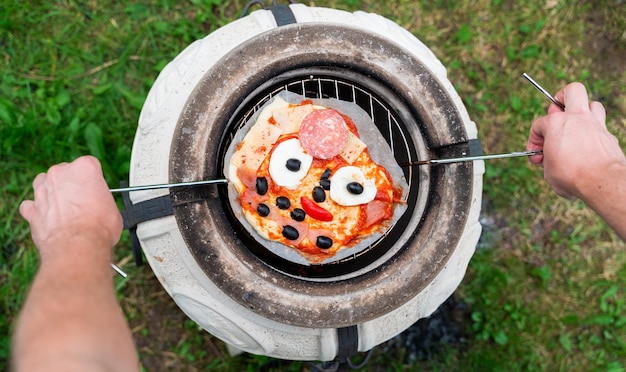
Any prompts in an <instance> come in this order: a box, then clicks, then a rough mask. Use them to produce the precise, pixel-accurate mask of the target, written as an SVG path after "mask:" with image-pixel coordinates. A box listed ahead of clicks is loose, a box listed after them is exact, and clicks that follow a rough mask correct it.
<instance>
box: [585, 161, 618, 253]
mask: <svg viewBox="0 0 626 372" xmlns="http://www.w3.org/2000/svg"><path fill="white" fill-rule="evenodd" d="M598 173H599V174H597V177H590V178H589V181H587V182H586V183H585V187H584V188H583V190H582V196H581V198H582V200H583V201H584V202H585V203H586V204H587V205H588V206H589V207H591V208H592V209H593V210H594V211H596V213H598V214H599V215H600V217H602V218H603V219H604V220H605V221H606V222H607V223H608V224H609V226H611V228H613V229H614V230H615V232H616V233H617V234H618V235H619V236H620V237H621V238H622V239H623V240H625V241H626V163H624V162H622V163H618V164H614V165H612V166H610V167H607V169H603V170H602V171H601V172H598Z"/></svg>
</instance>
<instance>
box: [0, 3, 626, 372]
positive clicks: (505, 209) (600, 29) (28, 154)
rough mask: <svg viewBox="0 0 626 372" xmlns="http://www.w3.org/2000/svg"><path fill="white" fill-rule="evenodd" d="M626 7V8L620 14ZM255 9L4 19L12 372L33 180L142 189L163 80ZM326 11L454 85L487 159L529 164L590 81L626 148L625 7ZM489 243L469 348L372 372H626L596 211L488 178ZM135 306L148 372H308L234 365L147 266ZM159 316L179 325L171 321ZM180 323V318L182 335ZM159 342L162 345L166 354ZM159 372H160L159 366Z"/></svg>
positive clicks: (21, 12) (610, 243) (5, 248)
mask: <svg viewBox="0 0 626 372" xmlns="http://www.w3.org/2000/svg"><path fill="white" fill-rule="evenodd" d="M620 4H621V5H620ZM244 5H245V2H244V1H241V0H233V1H220V0H207V1H200V0H194V1H187V2H180V1H174V0H160V1H155V2H113V1H99V2H79V1H73V0H67V1H62V2H55V3H49V2H43V3H42V4H33V3H29V2H26V3H24V2H17V1H10V0H9V1H5V2H3V3H2V4H1V5H0V195H1V198H2V201H1V202H0V215H1V216H2V219H1V220H0V243H1V244H2V255H1V256H0V299H1V300H0V301H1V302H0V303H1V305H0V306H1V307H2V311H1V312H0V369H4V367H6V361H7V359H8V356H9V353H10V336H9V335H10V330H11V324H12V323H13V322H14V321H15V317H16V315H17V313H18V311H19V308H20V306H21V304H22V301H23V299H24V296H25V293H26V290H27V287H28V284H29V283H30V281H31V279H32V277H33V275H34V272H35V270H36V266H37V255H36V251H35V250H34V248H33V246H32V242H31V241H30V239H29V231H28V226H27V225H26V223H25V222H24V221H23V220H22V219H21V218H20V217H19V213H18V212H17V209H18V206H19V203H20V202H21V200H23V199H24V198H25V197H31V194H32V191H31V189H30V183H31V181H32V179H33V178H34V176H35V175H36V174H37V173H39V172H42V171H45V170H46V169H47V168H48V167H49V166H50V165H52V164H54V163H58V162H62V161H71V160H73V159H74V158H76V157H78V156H80V155H82V154H92V155H94V156H96V157H98V158H99V159H100V160H101V162H102V163H103V165H104V170H105V176H106V179H107V181H108V183H109V185H111V186H115V185H117V184H118V183H119V181H120V180H124V179H127V176H128V169H129V159H130V151H131V148H132V141H133V136H134V132H135V129H136V125H137V124H136V123H137V118H138V115H139V111H140V109H141V107H142V104H143V101H144V99H145V96H146V94H147V92H148V91H149V89H150V87H151V85H152V83H153V82H154V80H155V78H156V76H157V75H158V73H159V71H160V70H161V69H162V68H163V67H164V66H165V65H166V64H167V63H168V62H169V61H171V60H172V59H173V58H174V57H175V56H176V55H177V54H178V53H180V52H181V51H182V50H183V49H184V48H185V47H186V46H187V45H188V44H190V43H191V42H193V41H194V40H196V39H198V38H202V37H203V36H204V35H206V34H208V33H210V32H212V31H214V30H215V29H217V28H218V27H220V26H222V25H225V24H227V23H228V22H230V21H232V20H233V19H235V18H236V17H237V16H238V15H239V13H240V11H241V10H242V9H243V7H244ZM315 5H317V6H327V7H336V8H340V9H346V10H350V11H354V10H357V9H361V10H365V11H370V12H375V13H378V14H381V15H384V16H386V17H388V18H390V19H392V20H394V21H396V22H397V23H399V24H400V25H401V26H403V27H405V28H407V29H408V30H410V31H411V32H412V33H413V34H415V35H416V36H417V37H419V38H420V39H421V40H422V41H423V42H424V43H425V44H426V45H427V46H429V47H430V48H431V49H432V50H433V51H434V52H435V54H436V55H437V56H438V57H439V58H440V59H441V61H442V62H443V63H444V65H446V67H447V68H448V73H449V79H450V81H452V83H453V84H454V85H455V87H456V89H457V90H458V92H459V94H460V95H461V97H462V98H463V100H464V103H465V105H466V107H467V109H468V111H469V113H470V116H471V117H472V119H473V120H474V121H475V122H476V123H477V126H478V129H479V137H480V138H481V140H482V141H483V145H484V148H485V150H486V152H489V153H494V152H508V151H519V150H523V149H524V148H525V144H526V136H527V132H528V129H529V127H530V124H531V123H532V121H533V120H534V119H535V118H536V117H538V116H539V115H541V114H542V113H543V112H544V111H545V108H546V105H547V103H546V101H545V99H544V98H543V97H542V96H540V95H539V94H538V93H537V92H536V91H535V90H534V88H532V87H530V86H529V85H528V84H527V83H526V82H525V81H523V80H522V79H521V78H520V75H521V74H522V73H523V72H528V73H529V74H530V75H531V76H533V77H534V78H535V79H536V80H537V81H539V82H540V83H542V85H544V86H545V87H546V88H547V89H548V90H550V91H552V92H556V90H557V89H559V88H560V87H562V86H563V85H565V84H566V83H567V82H569V81H572V80H578V81H581V82H583V83H584V84H585V85H586V86H587V88H588V89H589V91H590V93H591V95H592V96H593V97H594V98H596V99H601V100H602V101H603V103H604V104H605V107H607V111H608V127H609V128H610V129H611V131H613V132H614V133H615V134H616V135H617V136H618V138H620V141H621V143H622V145H623V144H624V139H625V138H626V120H625V119H624V118H625V117H626V112H625V111H626V108H625V106H626V105H625V104H624V102H625V101H626V73H625V70H624V59H625V56H626V39H625V37H626V36H624V33H623V32H624V29H626V10H625V9H624V6H623V3H622V2H621V1H618V0H604V1H596V2H585V1H582V2H581V1H530V2H514V1H505V0H479V1H469V0H461V1H444V0H437V1H409V0H399V1H371V0H368V1H354V0H336V1H335V0H329V1H319V2H316V4H315ZM484 190H485V192H484V197H485V201H486V204H485V208H484V212H485V221H487V222H488V225H486V228H485V234H484V236H483V240H482V241H481V243H480V249H479V251H478V252H477V254H476V255H475V257H474V258H473V259H472V262H471V264H470V268H469V270H468V274H467V276H466V278H465V279H464V281H463V283H462V285H461V287H460V288H459V291H458V295H459V296H460V297H461V298H463V299H464V300H465V301H466V302H467V303H468V304H469V305H470V307H471V317H470V319H469V320H468V329H469V330H470V335H471V336H470V339H469V340H468V341H467V343H466V346H465V347H464V348H462V349H460V350H459V349H454V348H445V347H444V348H442V349H441V351H440V352H439V353H438V354H437V355H436V356H435V357H433V358H431V359H430V360H423V361H410V360H409V359H408V358H407V356H406V355H405V353H403V351H402V350H397V351H396V352H393V353H385V352H383V351H379V350H377V351H376V352H375V353H374V355H373V357H372V361H371V362H370V363H369V364H368V367H367V368H366V370H380V369H384V368H392V369H393V370H398V371H400V370H422V369H424V370H449V369H459V368H461V367H462V368H463V369H465V370H493V371H499V370H507V371H509V370H609V371H622V370H624V367H623V366H624V365H626V302H625V301H626V256H625V254H626V253H625V248H626V246H625V244H624V243H623V242H621V241H620V240H618V239H617V238H616V236H615V235H614V234H613V233H612V232H611V231H610V230H609V229H608V228H607V227H606V225H605V224H604V223H603V222H602V221H600V220H599V219H598V218H597V217H596V216H595V215H594V214H593V212H591V211H589V210H588V209H586V208H585V207H584V205H583V204H582V203H580V202H575V201H566V200H563V199H559V198H557V197H556V196H555V195H554V194H553V193H552V192H551V190H550V188H549V187H548V186H547V185H546V184H545V182H544V181H543V180H542V172H541V169H540V168H535V167H531V166H529V165H528V163H527V162H526V161H525V160H524V159H511V160H498V161H493V162H491V163H489V164H487V172H486V174H485V178H484ZM116 252H117V257H118V259H119V260H120V261H121V262H122V263H125V265H124V267H125V269H126V270H127V271H129V273H130V274H131V279H130V280H128V281H122V280H120V279H116V280H118V288H119V289H118V297H119V299H120V301H121V302H122V306H123V309H124V311H125V313H126V315H127V318H128V319H129V322H130V324H131V326H132V328H133V332H134V335H135V338H136V340H138V344H139V352H140V356H141V358H142V361H144V365H146V366H150V365H158V366H169V367H171V368H172V369H185V370H206V369H217V370H233V369H237V370H245V369H247V370H258V369H261V368H265V369H268V370H294V371H296V370H298V371H299V370H303V369H306V368H307V367H306V365H305V364H303V363H290V362H282V361H276V360H272V359H271V358H266V357H259V356H249V355H244V356H239V357H234V358H230V357H228V356H227V353H226V349H225V347H224V345H223V344H222V343H221V342H220V341H219V340H217V339H215V338H213V337H212V336H210V335H208V334H206V333H205V332H201V331H199V330H198V329H197V327H196V326H195V325H194V324H193V322H190V321H188V320H185V317H184V315H182V314H181V313H180V311H179V310H177V308H176V307H175V306H174V307H172V305H171V300H170V299H169V297H168V296H167V294H165V292H164V291H163V290H162V289H161V288H160V286H159V285H158V283H157V282H156V281H155V279H154V277H153V275H152V273H151V271H150V269H149V268H147V267H143V268H132V266H131V263H129V259H130V255H129V252H130V248H129V243H128V237H127V236H124V238H123V240H122V242H121V243H120V244H119V245H118V247H117V251H116ZM155 309H158V310H162V309H166V310H167V311H166V313H167V314H170V315H171V316H170V317H166V316H164V315H163V314H162V313H161V314H159V312H158V311H156V310H155ZM165 318H167V319H165ZM156 334H158V335H159V338H160V344H159V345H157V344H156V343H151V342H150V341H151V340H152V339H154V338H155V335H156ZM146 368H148V367H146Z"/></svg>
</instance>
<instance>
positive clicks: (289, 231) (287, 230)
mask: <svg viewBox="0 0 626 372" xmlns="http://www.w3.org/2000/svg"><path fill="white" fill-rule="evenodd" d="M283 236H284V237H285V238H287V239H289V240H296V239H298V237H299V236H300V234H299V233H298V230H296V228H295V227H293V226H290V225H287V226H283Z"/></svg>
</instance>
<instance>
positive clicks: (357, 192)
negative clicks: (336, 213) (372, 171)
mask: <svg viewBox="0 0 626 372" xmlns="http://www.w3.org/2000/svg"><path fill="white" fill-rule="evenodd" d="M375 197H376V184H375V183H374V180H370V179H366V178H365V175H364V174H363V172H362V171H361V169H359V168H358V167H354V166H347V167H341V168H339V169H337V170H336V171H335V173H334V174H333V176H332V177H331V178H330V198H331V199H332V200H333V201H334V202H335V203H337V204H339V205H343V206H346V207H350V206H355V205H359V204H365V203H369V202H371V201H372V200H374V198H375Z"/></svg>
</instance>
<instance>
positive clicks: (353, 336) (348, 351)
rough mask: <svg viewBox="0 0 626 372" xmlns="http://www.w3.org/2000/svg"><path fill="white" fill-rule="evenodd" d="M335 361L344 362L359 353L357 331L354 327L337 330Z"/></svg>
mask: <svg viewBox="0 0 626 372" xmlns="http://www.w3.org/2000/svg"><path fill="white" fill-rule="evenodd" d="M337 344H338V350H337V359H338V360H339V361H340V362H343V361H345V360H346V359H348V358H350V357H351V356H353V355H354V354H356V353H357V352H358V351H359V329H358V327H357V326H356V325H353V326H348V327H343V328H337Z"/></svg>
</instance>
